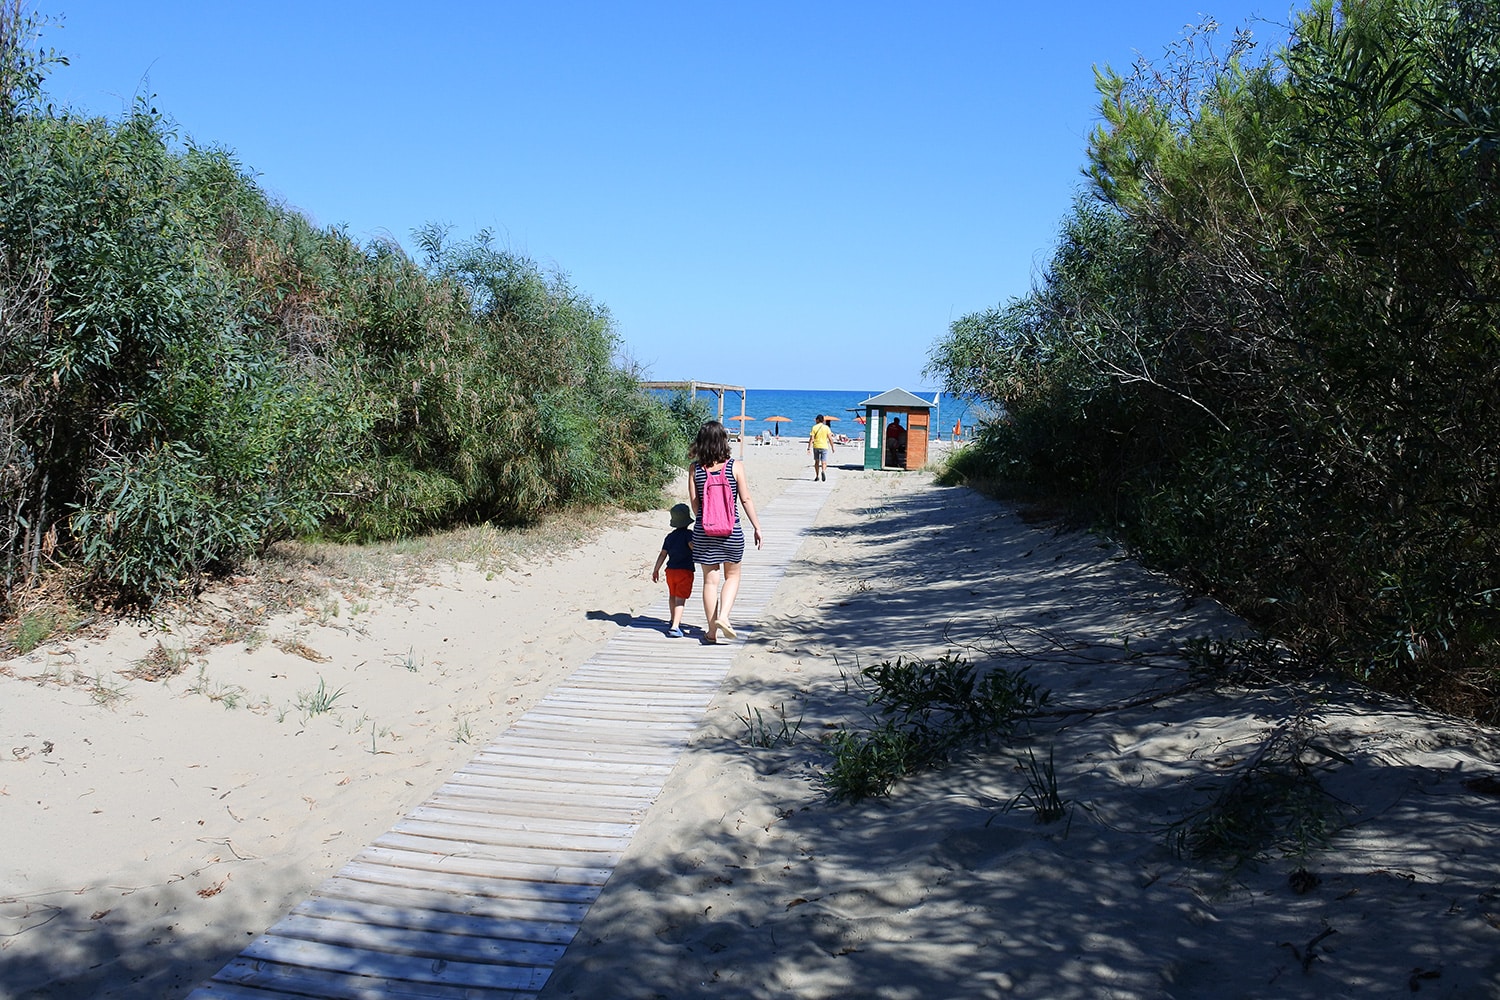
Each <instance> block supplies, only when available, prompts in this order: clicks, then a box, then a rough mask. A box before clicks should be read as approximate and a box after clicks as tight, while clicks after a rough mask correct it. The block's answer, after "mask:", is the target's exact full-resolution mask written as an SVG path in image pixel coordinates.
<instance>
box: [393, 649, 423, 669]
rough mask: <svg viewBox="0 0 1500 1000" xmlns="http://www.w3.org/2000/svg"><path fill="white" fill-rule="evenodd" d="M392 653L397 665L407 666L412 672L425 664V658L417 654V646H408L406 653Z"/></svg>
mask: <svg viewBox="0 0 1500 1000" xmlns="http://www.w3.org/2000/svg"><path fill="white" fill-rule="evenodd" d="M391 655H392V656H393V657H394V658H395V660H396V665H397V666H400V667H405V668H406V669H407V670H408V671H410V672H411V673H416V672H417V670H418V668H420V667H421V666H422V664H423V660H422V659H421V658H420V657H418V656H417V655H416V647H415V646H408V647H407V648H406V652H405V653H393V654H391Z"/></svg>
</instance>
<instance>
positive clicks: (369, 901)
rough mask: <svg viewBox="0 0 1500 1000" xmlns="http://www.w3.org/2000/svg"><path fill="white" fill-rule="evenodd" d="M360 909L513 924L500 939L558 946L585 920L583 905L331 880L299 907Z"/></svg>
mask: <svg viewBox="0 0 1500 1000" xmlns="http://www.w3.org/2000/svg"><path fill="white" fill-rule="evenodd" d="M339 904H348V905H360V906H371V907H375V908H377V910H378V909H381V908H390V909H393V910H395V911H396V912H397V913H398V914H406V915H407V919H410V920H418V921H420V920H426V919H430V918H429V917H428V914H451V915H453V916H457V917H485V918H487V919H490V920H496V921H500V922H503V923H507V924H511V925H514V928H515V929H513V930H510V931H507V932H506V933H505V934H503V935H501V936H502V937H515V938H518V939H520V940H523V941H553V942H561V941H565V940H568V939H570V938H571V936H572V935H573V933H574V932H575V931H576V930H577V929H578V922H579V920H581V919H582V918H583V914H584V909H585V907H584V906H583V904H581V903H557V902H550V901H546V900H533V899H507V898H504V897H497V896H482V895H479V894H477V893H469V892H454V891H450V890H447V889H443V888H438V887H436V886H429V887H424V888H420V889H416V888H409V887H405V886H397V885H384V884H382V883H379V882H362V881H359V880H358V879H351V878H344V877H342V876H338V875H335V876H334V877H333V878H330V879H325V880H324V882H323V884H322V885H320V886H318V888H317V890H316V891H315V892H314V894H313V895H312V896H310V897H309V898H308V899H306V900H304V901H303V902H302V903H300V904H299V905H298V907H297V908H298V909H301V908H302V907H303V906H322V905H339Z"/></svg>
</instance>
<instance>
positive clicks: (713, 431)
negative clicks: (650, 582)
mask: <svg viewBox="0 0 1500 1000" xmlns="http://www.w3.org/2000/svg"><path fill="white" fill-rule="evenodd" d="M690 456H691V458H692V460H693V466H692V471H693V486H692V489H690V490H689V491H688V503H689V505H690V506H691V507H692V509H693V561H694V562H696V563H697V564H698V565H700V566H702V567H703V617H704V619H705V620H706V621H707V622H708V628H707V629H706V630H705V632H704V634H703V641H704V642H707V643H716V642H718V641H719V640H718V634H719V633H720V632H723V633H724V634H725V635H727V636H728V637H729V638H731V639H733V638H735V636H736V634H737V633H736V632H735V631H734V626H733V625H732V624H731V623H730V619H729V615H730V613H731V612H732V611H733V610H734V598H735V595H736V594H738V593H739V590H740V560H742V559H743V558H744V557H745V532H744V529H743V528H742V527H741V526H740V514H739V508H740V507H744V508H745V516H746V517H747V518H749V519H750V525H751V527H753V528H754V529H755V547H756V548H760V543H761V537H760V521H759V520H758V519H757V518H756V516H755V501H754V500H753V499H752V498H751V496H750V476H749V473H747V472H746V471H745V465H744V463H743V462H736V461H735V460H734V459H732V458H730V457H729V434H728V432H726V431H725V430H724V425H723V424H721V423H719V422H718V421H717V420H710V421H708V422H707V423H706V424H704V425H703V426H702V427H700V428H699V429H698V439H697V440H696V441H694V442H693V447H692V450H691V452H690ZM720 472H722V473H724V475H725V478H726V479H727V480H728V483H729V491H730V498H731V501H732V503H731V509H732V511H733V515H734V527H733V529H732V530H731V531H730V533H729V534H728V535H710V534H708V533H707V530H706V529H705V527H704V524H703V513H702V512H703V492H704V486H705V484H706V483H707V482H708V480H709V476H710V475H711V474H713V475H717V474H718V473H720Z"/></svg>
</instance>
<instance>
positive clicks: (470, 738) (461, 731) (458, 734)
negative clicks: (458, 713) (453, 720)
mask: <svg viewBox="0 0 1500 1000" xmlns="http://www.w3.org/2000/svg"><path fill="white" fill-rule="evenodd" d="M453 742H454V743H464V744H468V743H473V742H474V734H473V732H471V731H470V729H469V720H468V719H459V720H458V725H457V726H456V727H455V728H454V730H453Z"/></svg>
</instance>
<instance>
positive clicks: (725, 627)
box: [714, 618, 739, 639]
mask: <svg viewBox="0 0 1500 1000" xmlns="http://www.w3.org/2000/svg"><path fill="white" fill-rule="evenodd" d="M714 628H716V629H718V630H719V631H720V632H723V633H724V634H725V635H727V636H729V638H731V639H738V638H739V633H738V632H736V631H735V630H734V626H733V625H730V624H729V623H728V622H726V621H725V620H724V619H722V618H720V619H718V620H717V621H715V622H714Z"/></svg>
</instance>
